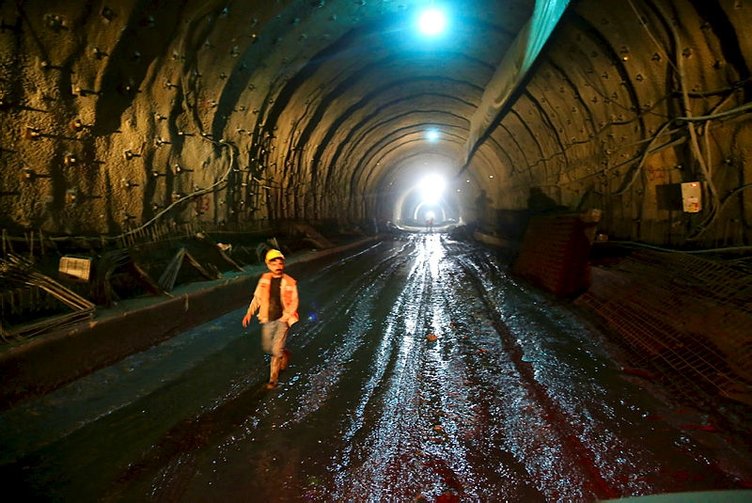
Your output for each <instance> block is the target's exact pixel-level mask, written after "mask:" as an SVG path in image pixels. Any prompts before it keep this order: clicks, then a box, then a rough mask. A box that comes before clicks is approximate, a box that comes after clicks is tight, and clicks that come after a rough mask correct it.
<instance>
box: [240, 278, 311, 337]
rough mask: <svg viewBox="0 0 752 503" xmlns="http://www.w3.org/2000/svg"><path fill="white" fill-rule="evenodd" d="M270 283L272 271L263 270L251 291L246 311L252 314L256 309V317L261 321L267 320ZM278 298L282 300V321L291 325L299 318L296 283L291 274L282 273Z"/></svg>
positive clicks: (265, 321)
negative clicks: (251, 296)
mask: <svg viewBox="0 0 752 503" xmlns="http://www.w3.org/2000/svg"><path fill="white" fill-rule="evenodd" d="M271 284H272V273H270V272H265V273H264V274H262V275H261V278H260V279H259V282H258V284H257V285H256V290H255V291H254V292H253V300H252V301H251V305H250V306H248V312H249V313H250V314H254V313H255V312H256V311H258V319H259V321H260V322H261V323H267V322H268V321H269V295H270V292H269V288H270V287H271ZM280 289H281V292H280V300H281V301H282V318H280V319H281V320H282V321H284V322H287V324H288V325H290V326H292V325H293V324H294V323H296V322H298V321H299V320H300V316H298V283H297V281H295V280H294V279H293V278H292V276H288V275H287V274H283V275H282V281H281V283H280Z"/></svg>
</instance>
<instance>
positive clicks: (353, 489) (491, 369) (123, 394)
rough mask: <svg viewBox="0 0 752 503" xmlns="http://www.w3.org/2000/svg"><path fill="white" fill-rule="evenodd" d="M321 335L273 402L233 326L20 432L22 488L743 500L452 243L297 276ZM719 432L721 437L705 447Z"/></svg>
mask: <svg viewBox="0 0 752 503" xmlns="http://www.w3.org/2000/svg"><path fill="white" fill-rule="evenodd" d="M291 273H293V275H295V276H296V277H297V278H298V279H299V281H300V292H301V297H302V302H303V304H302V306H301V311H302V312H301V314H302V315H303V321H301V323H299V324H298V325H296V326H295V327H294V329H293V331H292V333H291V336H290V339H289V341H290V342H289V347H290V349H291V350H292V352H293V359H292V363H291V366H290V368H289V369H288V370H287V371H286V372H285V374H284V375H283V379H282V383H281V385H280V387H279V388H278V389H276V390H274V391H271V392H269V391H266V390H264V389H263V383H264V380H265V377H266V373H267V367H266V365H267V363H266V360H265V359H264V357H263V355H262V354H261V351H260V348H259V339H258V336H259V333H258V332H259V329H258V325H254V326H253V327H252V328H251V329H249V330H246V331H244V330H243V329H242V328H241V327H240V318H241V317H242V312H235V313H231V314H229V315H227V316H224V317H222V318H219V319H217V320H214V321H213V322H212V323H209V324H206V325H203V326H202V327H199V328H197V329H195V330H192V331H189V332H186V333H184V334H181V335H180V336H178V337H175V338H174V339H172V340H170V341H168V342H166V343H165V344H162V345H160V346H159V347H156V348H154V349H152V350H150V351H147V352H144V353H142V354H139V355H135V356H133V357H131V358H128V359H127V360H125V361H123V362H121V363H120V364H118V365H116V366H113V367H112V368H109V369H105V370H103V371H100V372H98V373H96V374H94V375H92V376H90V377H88V378H86V379H82V380H80V381H78V382H76V383H74V384H72V385H71V386H68V387H67V388H65V389H63V390H60V391H58V392H55V393H53V394H51V395H49V396H48V397H45V398H44V399H41V400H38V401H36V402H34V403H31V404H28V405H25V406H23V407H19V408H17V409H15V410H12V411H8V412H6V413H5V414H2V416H0V432H1V433H0V442H2V446H3V449H2V458H0V462H1V463H2V465H0V468H2V469H3V473H4V475H3V482H5V485H6V487H7V488H8V489H9V490H10V489H11V488H18V490H20V491H21V492H22V493H23V494H25V495H27V496H29V497H31V496H38V497H41V498H42V499H47V500H63V501H94V500H102V501H143V500H158V501H204V502H205V501H415V500H425V501H435V500H437V499H441V498H443V500H444V501H452V498H456V499H455V500H457V501H459V500H461V501H526V502H527V501H594V500H596V499H599V498H607V497H617V496H631V495H642V494H655V493H664V492H674V491H689V490H708V489H726V488H736V487H743V486H744V485H745V484H749V483H750V481H751V480H752V467H750V463H749V461H747V460H748V459H749V458H750V456H749V455H748V453H747V452H746V451H745V450H744V448H743V446H741V445H739V444H738V443H734V442H733V439H731V443H728V442H727V441H726V439H725V438H722V437H721V436H720V433H715V434H714V435H715V436H714V437H713V438H712V439H708V438H707V437H708V435H709V434H708V433H702V432H699V433H697V435H699V436H697V435H693V434H691V433H692V432H688V431H687V430H684V429H681V428H678V427H677V425H676V421H673V420H670V419H671V418H670V416H672V415H673V416H674V417H675V416H676V415H677V414H685V415H686V418H687V420H688V421H691V420H694V419H696V418H697V414H696V412H694V411H691V410H690V409H687V408H684V409H681V411H680V410H679V409H676V408H674V407H673V406H672V405H671V404H670V403H667V402H665V401H662V400H660V399H659V398H657V397H655V396H653V395H651V394H650V393H648V392H647V389H646V388H644V387H642V386H639V383H635V382H634V381H630V380H626V379H624V376H623V375H621V374H620V373H619V371H618V368H619V367H618V365H615V364H614V363H612V362H611V360H610V359H609V357H608V355H607V354H606V352H605V351H604V350H603V349H602V344H601V336H600V335H599V334H597V333H596V332H594V331H593V329H592V328H590V327H589V326H587V325H585V324H583V323H582V322H581V321H579V320H578V319H577V318H576V317H575V316H574V315H573V314H572V313H570V312H569V311H568V309H567V307H566V306H564V305H560V304H558V303H557V302H555V301H553V300H551V299H549V298H547V297H546V296H544V295H541V294H538V293H535V292H533V291H531V290H530V289H528V288H527V287H525V286H524V285H520V284H518V283H517V282H515V281H514V280H513V279H511V278H510V277H509V276H508V275H507V272H506V268H505V266H503V265H502V264H500V263H499V262H498V261H497V260H496V258H495V257H494V255H493V253H492V252H489V251H488V250H485V249H483V248H480V247H478V246H476V245H473V244H468V243H460V242H454V241H452V240H451V239H450V238H449V237H447V236H446V235H441V234H430V235H426V234H424V235H416V236H413V237H412V238H411V239H409V240H406V241H396V242H384V243H381V244H379V245H376V246H373V247H371V248H369V249H367V250H365V251H364V252H362V253H359V254H357V255H353V256H351V257H347V258H346V259H341V260H339V261H335V260H334V259H322V260H321V261H318V262H316V263H314V264H311V265H307V266H306V267H304V268H300V269H299V270H295V271H291ZM702 435H705V438H702Z"/></svg>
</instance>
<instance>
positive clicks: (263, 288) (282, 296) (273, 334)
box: [243, 249, 300, 389]
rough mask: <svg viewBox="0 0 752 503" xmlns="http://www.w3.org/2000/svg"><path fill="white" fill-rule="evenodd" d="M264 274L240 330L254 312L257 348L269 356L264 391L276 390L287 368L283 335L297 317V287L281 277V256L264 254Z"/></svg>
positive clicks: (282, 269)
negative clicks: (258, 334)
mask: <svg viewBox="0 0 752 503" xmlns="http://www.w3.org/2000/svg"><path fill="white" fill-rule="evenodd" d="M265 262H266V267H268V268H269V272H265V273H264V274H262V275H261V278H259V281H258V284H257V285H256V290H255V291H254V292H253V300H251V304H250V305H249V306H248V311H246V313H245V316H244V317H243V327H247V326H248V325H249V323H250V322H251V317H252V316H253V315H254V314H255V313H256V312H257V311H258V319H259V321H260V322H261V346H262V347H263V349H264V351H265V352H266V353H268V354H270V355H271V364H270V372H269V382H268V383H267V384H266V387H267V388H268V389H272V388H275V387H276V386H277V380H278V378H279V371H280V370H284V369H285V368H287V362H288V359H289V356H290V353H289V351H287V349H285V343H286V342H287V332H288V331H289V329H290V327H291V326H292V325H293V324H294V323H296V322H297V321H299V320H300V317H299V316H298V285H297V282H296V281H295V280H294V279H293V278H292V277H291V276H289V275H288V274H285V256H284V255H282V252H280V251H279V250H276V249H271V250H269V251H268V252H266V257H265Z"/></svg>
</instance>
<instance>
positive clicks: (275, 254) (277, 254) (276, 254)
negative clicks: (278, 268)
mask: <svg viewBox="0 0 752 503" xmlns="http://www.w3.org/2000/svg"><path fill="white" fill-rule="evenodd" d="M275 258H281V259H282V260H284V259H285V256H284V255H282V252H281V251H279V250H275V249H271V250H269V251H268V252H266V258H265V259H264V260H266V263H267V264H268V263H269V262H271V261H272V260H274V259H275Z"/></svg>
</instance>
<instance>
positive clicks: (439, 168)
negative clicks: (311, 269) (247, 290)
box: [0, 0, 752, 396]
mask: <svg viewBox="0 0 752 503" xmlns="http://www.w3.org/2000/svg"><path fill="white" fill-rule="evenodd" d="M426 13H428V21H426V17H425V16H426V15H427V14H426ZM750 22H752V5H750V4H749V2H745V1H743V0H670V1H657V0H626V1H616V0H613V1H597V0H576V1H567V0H504V1H474V2H457V1H450V0H446V1H433V0H400V1H395V0H357V1H353V0H326V1H325V0H316V1H311V0H295V1H285V0H274V1H228V0H209V1H204V0H169V1H165V0H128V1H123V2H108V1H84V0H71V1H55V2H49V1H43V0H24V1H16V2H4V3H2V4H0V48H1V50H0V55H1V57H0V117H1V118H2V121H1V122H0V168H1V169H0V184H1V186H0V229H2V257H3V259H2V263H1V264H0V265H1V266H2V269H1V270H0V273H2V274H0V287H1V289H2V291H1V292H0V305H1V306H2V309H3V316H2V325H0V328H2V335H3V338H6V337H8V334H10V333H13V331H14V329H15V325H16V324H18V323H21V322H24V321H32V322H34V323H32V326H31V328H30V329H28V330H27V331H24V332H23V333H24V334H26V335H27V336H28V335H30V334H32V335H33V334H36V333H38V332H39V331H41V330H45V329H47V328H49V327H50V326H57V325H58V324H59V323H64V324H67V323H69V322H74V321H80V320H81V319H88V318H87V317H88V316H91V313H92V312H93V310H94V309H95V308H96V307H97V306H100V307H101V306H107V307H110V306H113V305H116V304H117V303H118V302H119V301H120V300H122V299H123V298H125V297H128V296H141V295H161V294H164V293H165V292H169V291H171V290H172V289H173V288H174V287H175V285H177V284H181V283H189V282H195V281H199V280H216V279H220V278H222V275H223V273H226V271H227V270H228V269H229V270H231V271H235V272H237V271H243V267H244V266H246V265H248V264H253V265H258V264H263V260H262V259H261V256H262V254H263V251H264V250H265V249H267V248H269V247H272V246H273V247H277V248H281V249H282V250H283V252H285V253H288V252H294V251H299V250H309V249H316V250H321V249H327V248H331V247H333V246H335V245H337V244H341V243H342V242H345V241H347V240H352V239H353V238H363V237H366V236H377V235H379V234H380V233H382V234H383V233H385V231H388V230H390V229H393V227H391V226H403V227H406V228H410V229H412V230H420V231H423V230H425V228H426V227H430V228H431V229H433V226H434V225H435V226H436V227H441V228H444V229H450V228H452V229H461V230H463V232H465V234H464V235H465V236H472V237H475V238H477V239H482V240H484V242H485V243H492V244H495V245H503V246H507V247H510V248H511V249H512V250H513V251H515V252H517V251H520V250H522V251H525V250H527V251H528V252H529V251H530V249H531V248H535V246H532V245H531V243H533V244H536V242H535V240H536V239H538V242H537V249H538V250H541V249H542V250H544V251H546V252H547V253H548V254H547V255H545V254H544V255H535V253H537V252H535V253H532V254H530V253H528V254H527V257H531V256H532V257H533V260H532V263H531V265H530V267H529V268H528V270H530V269H540V268H541V267H543V268H544V269H545V268H547V267H548V268H550V263H551V260H552V259H551V257H552V256H554V255H555V256H556V257H558V258H555V260H554V262H556V263H555V264H554V268H558V271H557V272H563V273H564V274H569V273H568V272H567V270H575V271H578V273H580V276H578V277H574V279H572V278H571V277H570V278H569V279H570V280H571V281H570V283H571V284H573V285H574V287H575V288H573V289H570V290H567V292H566V293H567V294H582V293H583V291H584V290H585V289H587V287H588V286H589V283H588V282H589V281H590V279H591V275H590V271H589V269H588V267H589V265H588V263H587V259H588V253H589V251H590V245H591V244H593V242H595V241H599V242H610V243H623V244H624V246H633V245H641V246H644V247H647V248H652V249H653V251H655V250H658V251H656V253H658V252H660V253H673V252H677V251H682V252H692V253H694V252H699V253H704V252H713V253H716V254H717V255H718V256H722V257H723V258H729V259H731V260H732V261H733V263H731V262H729V263H728V264H724V265H723V266H718V267H716V265H715V264H710V263H709V262H706V261H703V260H700V259H697V260H696V259H695V258H694V257H696V256H692V257H693V258H691V259H689V258H686V257H685V258H684V259H682V260H679V261H678V262H677V261H674V262H671V264H672V265H671V266H668V265H665V264H668V261H666V263H665V264H664V262H662V260H663V258H662V257H663V256H661V257H660V258H656V257H653V256H651V257H647V256H646V255H643V256H640V257H639V260H638V262H639V263H640V267H641V268H642V269H639V270H638V269H635V270H636V271H638V272H636V273H635V276H640V275H641V274H644V275H646V276H645V277H643V278H641V279H640V281H647V285H646V284H645V283H640V282H636V283H635V285H637V286H633V287H632V288H633V289H634V291H638V292H639V291H643V292H644V291H645V288H647V287H651V286H654V285H651V284H650V281H648V280H650V279H653V280H655V279H656V278H657V277H658V275H659V273H665V278H664V280H665V283H662V284H661V289H660V290H657V291H656V292H655V295H654V297H653V298H654V299H655V300H654V301H652V303H651V304H650V305H648V306H645V305H642V304H639V302H638V301H639V300H642V299H639V297H640V296H639V295H637V294H635V295H633V297H632V298H628V299H627V298H624V292H625V291H633V290H629V289H625V288H621V289H617V290H614V291H607V289H606V290H600V291H598V290H597V289H591V291H590V292H588V295H589V297H587V299H586V301H585V302H589V303H590V306H591V307H593V308H594V309H601V310H602V313H603V312H606V311H604V310H605V309H606V308H605V307H604V306H608V304H607V303H606V301H604V300H603V299H606V298H608V299H618V303H619V304H620V305H625V304H627V303H628V302H632V301H634V302H635V306H634V309H633V310H632V311H629V312H628V315H629V316H633V315H634V316H636V317H638V318H640V317H641V318H643V319H649V320H650V330H654V329H656V327H660V328H661V330H663V329H664V328H665V329H666V330H668V329H669V328H670V329H671V330H674V326H675V325H676V324H680V325H681V324H682V323H683V324H684V325H683V326H682V327H679V328H678V329H677V330H680V331H682V333H684V332H687V330H689V329H687V327H691V329H692V330H695V331H699V332H703V334H704V335H703V337H705V336H706V335H707V334H712V336H708V337H709V338H710V339H712V340H713V341H714V342H713V344H715V345H717V346H719V347H720V348H721V353H723V355H724V357H725V358H729V359H730V360H731V361H732V363H733V365H734V366H735V367H734V372H738V373H739V375H742V376H744V379H749V376H750V372H752V370H751V369H750V367H749V363H745V361H748V357H749V356H750V354H751V353H750V351H752V346H751V345H750V343H749V334H748V330H747V329H746V328H745V327H746V326H747V325H746V323H747V322H746V321H745V320H748V319H749V316H750V309H749V306H750V304H749V292H750V290H749V278H750V274H749V271H750V270H752V268H751V267H750V266H749V265H748V263H747V262H743V261H744V260H745V259H746V258H748V256H749V250H750V245H751V244H752V243H750V241H751V238H752V232H751V231H750V219H751V218H752V206H751V205H750V202H749V191H748V189H749V188H750V187H752V183H751V182H750V178H751V177H752V151H751V150H750V148H752V147H750V145H752V128H750V116H749V111H750V110H752V104H750V101H749V100H750V92H751V91H752V88H751V87H750V70H749V67H750V58H752V44H751V43H750V39H749V37H748V36H746V35H745V30H746V27H747V26H749V24H750ZM437 179H438V180H440V182H437V181H436V180H437ZM427 180H428V181H427ZM431 180H433V181H431ZM544 217H545V218H548V220H536V218H544ZM529 224H530V225H529ZM531 229H532V230H531ZM536 229H537V230H536ZM554 230H555V231H556V232H554ZM570 231H571V232H573V233H575V234H576V236H575V237H574V238H573V240H570V241H566V239H569V237H571V236H570V235H568V234H567V233H569V232H570ZM536 233H537V234H536ZM562 233H563V234H562ZM530 234H532V235H533V239H532V240H527V241H525V238H526V236H528V235H530ZM555 235H556V236H564V237H561V239H560V241H558V242H555V243H553V244H552V243H551V242H546V241H545V240H543V241H541V239H542V238H541V236H543V237H546V236H548V237H549V238H550V237H552V236H555ZM572 235H573V236H574V234H572ZM535 236H538V238H536V237H535ZM279 237H283V239H281V240H278V239H277V238H279ZM585 237H587V241H586V242H584V244H583V239H584V238H585ZM557 239H558V238H557ZM572 250H574V251H572ZM619 253H622V254H626V253H625V252H623V250H622V251H620V252H619ZM557 254H558V255H557ZM676 256H677V255H673V256H672V257H676ZM601 258H602V259H603V261H604V263H607V264H610V263H612V262H609V260H611V261H613V259H614V256H606V257H601ZM557 261H558V262H557ZM520 262H521V261H518V264H519V263H520ZM675 262H676V263H678V264H679V265H676V263H675ZM656 264H664V265H662V266H660V267H658V266H656ZM575 265H576V267H575ZM635 267H636V266H635ZM622 270H624V271H626V267H622ZM639 271H642V272H639ZM646 271H647V272H646ZM710 271H713V274H710ZM59 273H64V274H59ZM67 273H73V275H74V277H75V278H77V279H78V280H83V281H78V282H72V281H70V277H69V276H66V275H65V274H67ZM669 273H670V274H669ZM649 275H654V276H649ZM61 276H63V277H65V278H66V279H64V280H63V279H61ZM570 276H571V275H570ZM606 276H607V275H604V274H600V275H599V276H598V277H593V279H594V280H599V281H600V280H602V279H603V278H604V277H606ZM51 277H55V278H57V279H58V280H60V281H62V282H63V283H64V285H60V284H59V283H54V282H52V281H51V280H50V278H51ZM740 278H741V279H740ZM745 281H746V282H745ZM654 283H657V281H654ZM664 284H665V285H666V286H665V289H663V285H664ZM676 285H682V288H681V289H680V291H681V293H682V294H685V293H687V292H694V293H695V294H696V293H697V292H699V291H700V290H702V291H707V292H708V293H707V295H706V297H703V302H705V301H706V300H707V299H712V302H720V304H721V307H720V308H718V309H717V310H715V311H713V314H712V316H711V315H708V316H704V317H702V316H700V317H694V318H692V317H691V318H692V320H693V321H692V323H689V322H687V321H686V320H681V319H673V318H672V317H671V315H672V313H675V312H677V310H678V309H680V308H681V309H684V308H685V305H684V304H683V303H682V302H680V301H678V300H676V297H675V296H674V291H673V290H672V288H674V287H675V286H676ZM687 285H690V286H689V287H687V288H684V286H687ZM570 286H571V285H570ZM554 289H555V288H554ZM732 290H733V291H732ZM50 292H53V293H54V295H52V296H51V297H50V296H49V295H48V294H50ZM601 295H602V297H600V296H601ZM703 295H704V294H703ZM674 301H675V302H674ZM672 302H674V303H673V304H672ZM728 306H733V307H728ZM66 309H68V310H70V309H72V310H73V314H72V315H71V314H67V315H66V316H65V317H64V318H63V319H62V321H60V320H59V319H58V320H55V321H54V322H53V323H51V324H50V325H49V326H48V325H45V323H42V324H41V325H39V324H37V323H36V322H37V320H38V319H39V318H43V317H44V316H46V315H48V314H50V313H55V312H58V313H59V312H61V311H63V310H66ZM630 309H631V308H630ZM643 311H648V312H650V313H651V316H654V317H647V316H644V315H643ZM698 312H700V311H698ZM656 313H658V314H656ZM607 314H608V313H607ZM608 316H612V317H616V315H615V314H613V313H612V314H608ZM619 316H622V315H621V314H620V315H619ZM623 316H627V315H623ZM614 319H616V318H614ZM708 320H712V321H713V323H711V322H709V321H708ZM612 321H613V320H612ZM622 321H623V320H622V319H621V318H619V319H618V323H617V325H618V327H621V326H622V325H619V323H622ZM624 323H626V322H624ZM624 326H626V325H624ZM666 327H669V328H666ZM697 327H700V328H697ZM24 330H26V329H24ZM629 330H632V331H633V332H639V331H640V330H643V328H642V327H637V328H633V327H631V325H630V328H629ZM689 331H690V332H691V330H689ZM15 333H18V332H15ZM656 333H663V332H660V331H658V332H656ZM692 333H693V334H694V332H692ZM656 337H658V336H656ZM729 341H730V342H729ZM727 343H728V344H727ZM682 344H683V343H682ZM701 373H702V374H703V375H709V374H710V373H713V374H714V375H715V374H718V372H715V370H707V371H706V370H703V371H702V372H701ZM721 373H722V372H721ZM734 393H736V391H734ZM742 394H743V395H744V396H747V394H746V392H744V393H742Z"/></svg>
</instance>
